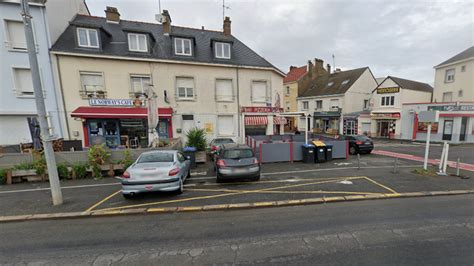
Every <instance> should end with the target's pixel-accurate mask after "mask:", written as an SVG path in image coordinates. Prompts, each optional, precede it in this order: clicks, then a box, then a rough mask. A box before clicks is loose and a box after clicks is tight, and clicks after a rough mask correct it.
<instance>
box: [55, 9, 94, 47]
mask: <svg viewBox="0 0 474 266" xmlns="http://www.w3.org/2000/svg"><path fill="white" fill-rule="evenodd" d="M58 10H60V12H58ZM46 14H47V22H48V26H49V35H50V38H51V43H55V42H56V40H57V39H58V38H59V36H60V35H61V33H63V31H64V30H65V29H66V28H67V26H68V25H69V23H68V22H69V21H71V20H72V18H73V17H74V16H75V15H76V14H81V15H90V13H89V10H88V9H87V6H86V3H85V0H67V1H64V0H48V1H46Z"/></svg>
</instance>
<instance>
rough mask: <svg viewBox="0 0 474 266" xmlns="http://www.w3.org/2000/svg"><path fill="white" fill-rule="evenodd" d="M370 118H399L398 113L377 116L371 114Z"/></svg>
mask: <svg viewBox="0 0 474 266" xmlns="http://www.w3.org/2000/svg"><path fill="white" fill-rule="evenodd" d="M371 117H372V118H373V119H384V118H385V119H387V118H395V119H398V118H400V113H378V114H372V115H371Z"/></svg>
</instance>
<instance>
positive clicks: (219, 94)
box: [216, 79, 233, 101]
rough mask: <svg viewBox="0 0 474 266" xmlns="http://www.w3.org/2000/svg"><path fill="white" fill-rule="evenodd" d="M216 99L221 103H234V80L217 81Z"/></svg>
mask: <svg viewBox="0 0 474 266" xmlns="http://www.w3.org/2000/svg"><path fill="white" fill-rule="evenodd" d="M216 99H217V100H218V101H219V100H220V101H232V100H233V91H232V80H230V79H218V80H216Z"/></svg>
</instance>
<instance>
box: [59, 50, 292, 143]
mask: <svg viewBox="0 0 474 266" xmlns="http://www.w3.org/2000/svg"><path fill="white" fill-rule="evenodd" d="M53 55H54V56H53V59H54V63H55V68H56V71H57V75H56V76H57V77H59V78H58V80H57V82H58V85H59V87H60V88H61V92H62V95H63V97H62V99H63V102H64V104H63V109H64V110H63V111H64V119H66V120H67V124H68V131H69V132H68V134H69V138H70V139H80V140H84V134H85V133H84V131H83V122H84V121H81V119H78V118H73V117H71V112H73V111H74V110H75V109H76V108H78V107H80V106H89V100H88V99H85V98H83V97H81V95H80V90H81V80H80V72H100V73H102V75H103V79H104V84H105V85H104V86H105V91H106V98H108V99H131V98H133V96H131V95H130V92H131V81H130V77H131V75H147V76H151V83H152V84H153V90H154V91H155V92H156V94H157V96H158V99H157V100H158V107H159V108H163V107H164V108H169V107H171V108H172V109H173V115H172V128H173V132H172V136H173V137H174V138H176V137H183V135H184V132H186V130H187V129H189V128H190V127H193V126H197V127H201V128H206V130H207V134H208V136H207V137H208V138H209V139H212V138H214V137H224V136H225V137H232V138H234V139H235V140H241V139H242V138H240V135H241V134H242V129H241V127H242V126H243V122H242V121H241V120H242V117H241V115H240V111H239V109H240V107H242V106H262V107H263V106H267V103H266V102H253V101H252V99H251V88H252V82H253V81H265V82H266V83H267V86H268V91H269V93H270V94H269V96H268V101H270V100H271V103H272V106H274V104H275V101H276V98H277V96H276V95H277V93H278V94H279V95H283V75H282V74H281V73H280V72H277V71H276V70H275V69H270V68H250V67H235V66H223V65H211V64H198V63H182V62H163V61H159V60H146V59H145V60H137V59H127V58H98V57H89V56H77V55H71V54H59V53H53ZM177 77H189V78H192V80H193V83H194V97H193V99H192V100H180V99H179V98H178V96H177V91H176V79H177ZM217 79H228V80H231V81H232V90H233V97H232V100H231V101H226V102H220V101H218V100H217V99H216V93H215V90H216V80H217ZM165 92H166V94H167V99H168V101H165V97H164V95H165ZM183 115H193V116H194V119H193V121H192V122H191V123H190V122H189V121H187V122H186V125H185V123H184V122H183V119H182V116H183ZM220 116H231V117H232V119H233V128H232V129H229V128H228V127H230V125H229V126H228V127H227V129H226V130H225V131H226V132H227V133H226V134H221V133H220V131H219V117H220Z"/></svg>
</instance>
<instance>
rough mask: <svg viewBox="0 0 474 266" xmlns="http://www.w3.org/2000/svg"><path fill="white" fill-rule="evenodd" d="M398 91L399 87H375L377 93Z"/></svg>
mask: <svg viewBox="0 0 474 266" xmlns="http://www.w3.org/2000/svg"><path fill="white" fill-rule="evenodd" d="M397 92H400V87H390V88H377V94H386V93H397Z"/></svg>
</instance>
